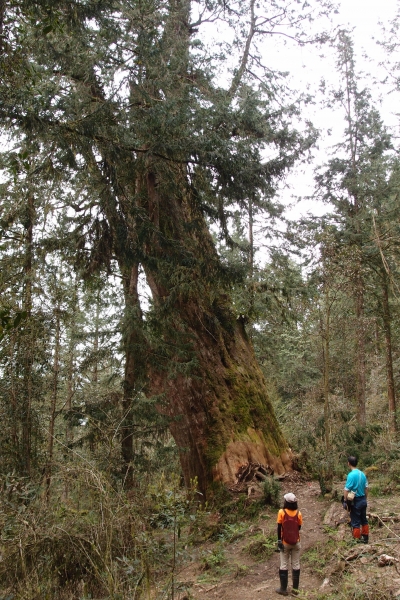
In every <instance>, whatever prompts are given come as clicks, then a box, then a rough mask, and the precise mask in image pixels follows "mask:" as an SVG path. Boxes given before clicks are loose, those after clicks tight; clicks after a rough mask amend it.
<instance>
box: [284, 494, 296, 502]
mask: <svg viewBox="0 0 400 600" xmlns="http://www.w3.org/2000/svg"><path fill="white" fill-rule="evenodd" d="M283 497H284V499H285V500H286V502H297V498H296V496H295V495H294V494H292V493H291V492H289V493H288V494H285V495H284V496H283Z"/></svg>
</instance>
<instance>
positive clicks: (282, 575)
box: [275, 569, 289, 596]
mask: <svg viewBox="0 0 400 600" xmlns="http://www.w3.org/2000/svg"><path fill="white" fill-rule="evenodd" d="M279 579H280V581H281V587H280V588H279V590H275V591H276V593H277V594H280V595H281V596H289V592H288V591H287V585H288V571H282V569H279Z"/></svg>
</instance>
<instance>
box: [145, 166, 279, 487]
mask: <svg viewBox="0 0 400 600" xmlns="http://www.w3.org/2000/svg"><path fill="white" fill-rule="evenodd" d="M181 175H182V174H181ZM177 180H178V181H177V189H178V190H181V191H180V192H179V193H178V192H177V193H176V195H175V196H168V197H166V196H164V195H163V193H162V192H158V189H162V186H161V185H160V186H159V185H158V177H157V175H156V174H155V173H154V172H149V173H148V174H147V205H146V208H147V210H148V215H149V217H150V218H151V215H153V216H154V217H153V219H152V220H153V225H154V232H155V233H154V235H153V239H152V241H151V242H152V243H151V253H152V254H153V258H152V260H151V261H148V262H146V263H145V265H144V266H145V270H146V275H147V280H148V282H149V285H150V287H151V291H152V294H153V300H154V304H155V314H156V316H157V315H162V317H163V318H162V319H160V323H161V325H160V328H161V341H160V344H161V348H162V351H163V352H164V353H165V357H166V360H165V361H162V360H158V361H153V363H152V364H151V365H150V372H151V375H150V378H149V391H151V392H152V393H153V394H164V395H165V399H164V401H161V402H160V410H161V411H162V412H164V413H166V414H167V415H168V416H169V417H171V425H170V429H171V432H172V435H173V436H174V439H175V441H176V443H177V445H178V447H179V449H180V458H181V464H182V469H183V473H184V477H185V481H186V484H187V485H189V483H190V481H191V480H193V479H194V478H196V479H197V482H198V486H199V489H200V491H201V492H202V493H203V494H205V493H206V492H207V489H208V488H209V487H210V484H211V483H212V482H223V483H226V484H229V483H232V482H234V480H235V474H236V472H237V469H238V467H239V466H240V465H242V464H243V463H246V462H248V461H256V462H260V463H263V464H267V465H269V466H271V467H272V469H273V470H274V472H276V473H282V472H284V471H285V470H286V469H288V468H290V466H291V459H290V451H289V449H288V446H287V444H286V442H285V440H284V438H283V436H282V434H281V431H280V429H279V426H278V423H277V421H276V418H275V416H274V413H273V409H272V406H271V403H270V402H269V399H268V393H267V390H266V385H265V381H264V378H263V375H262V373H261V371H260V368H259V366H258V364H257V361H256V358H255V355H254V352H253V348H252V346H251V344H250V342H249V340H248V338H247V335H246V332H245V330H244V327H243V323H242V322H241V321H240V320H238V319H236V317H235V315H234V313H233V310H232V305H231V302H230V299H229V295H228V294H227V290H228V286H226V285H224V284H223V282H222V278H221V271H222V269H221V265H220V262H219V258H218V256H217V253H216V251H215V247H214V244H213V241H212V238H211V235H210V233H209V231H208V229H207V226H206V223H205V220H204V217H203V215H202V214H201V212H200V210H199V209H198V208H197V207H196V202H195V200H194V199H193V198H192V197H191V196H190V192H189V191H188V187H187V186H186V185H185V182H184V181H182V180H181V181H180V182H179V174H177ZM148 250H149V252H150V247H149V248H148ZM154 254H156V256H154ZM163 344H164V346H163ZM171 348H173V350H172V351H171ZM157 355H160V351H158V352H157ZM167 359H168V360H167Z"/></svg>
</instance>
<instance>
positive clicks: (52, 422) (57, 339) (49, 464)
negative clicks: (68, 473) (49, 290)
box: [45, 306, 61, 502]
mask: <svg viewBox="0 0 400 600" xmlns="http://www.w3.org/2000/svg"><path fill="white" fill-rule="evenodd" d="M55 318H56V328H55V334H54V363H53V389H52V394H51V403H50V421H49V431H48V437H47V464H46V471H45V490H46V501H47V502H48V501H49V499H50V485H51V475H52V470H53V452H54V432H55V422H56V408H57V399H58V381H59V372H60V347H61V338H60V333H61V327H60V306H57V308H56V310H55Z"/></svg>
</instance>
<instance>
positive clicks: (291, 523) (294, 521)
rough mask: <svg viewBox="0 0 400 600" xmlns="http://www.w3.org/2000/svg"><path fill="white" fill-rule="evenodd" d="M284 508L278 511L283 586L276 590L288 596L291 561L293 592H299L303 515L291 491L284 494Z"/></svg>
mask: <svg viewBox="0 0 400 600" xmlns="http://www.w3.org/2000/svg"><path fill="white" fill-rule="evenodd" d="M283 499H284V503H283V508H281V509H280V510H279V512H278V518H277V523H278V550H279V556H280V567H279V579H280V582H281V587H280V588H279V589H278V590H276V592H277V593H278V594H281V596H288V595H289V592H288V591H287V587H288V578H289V561H290V559H291V561H292V580H293V590H292V593H293V594H295V595H296V594H297V593H298V589H299V582H300V548H301V545H300V534H299V531H300V528H301V526H302V524H303V517H302V516H301V512H300V511H299V509H298V507H297V498H296V496H295V495H294V494H292V493H291V492H289V493H288V494H285V495H284V496H283Z"/></svg>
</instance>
